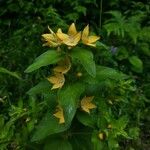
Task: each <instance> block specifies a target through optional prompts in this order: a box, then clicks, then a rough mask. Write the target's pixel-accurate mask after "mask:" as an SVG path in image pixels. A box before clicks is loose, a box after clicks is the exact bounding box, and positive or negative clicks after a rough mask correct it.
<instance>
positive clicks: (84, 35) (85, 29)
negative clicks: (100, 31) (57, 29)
mask: <svg viewBox="0 0 150 150" xmlns="http://www.w3.org/2000/svg"><path fill="white" fill-rule="evenodd" d="M88 35H89V25H87V26H86V27H85V28H84V29H83V32H82V40H83V41H86V40H87V37H88Z"/></svg>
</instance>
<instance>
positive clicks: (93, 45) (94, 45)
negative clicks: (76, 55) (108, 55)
mask: <svg viewBox="0 0 150 150" xmlns="http://www.w3.org/2000/svg"><path fill="white" fill-rule="evenodd" d="M84 44H86V45H89V46H92V47H96V44H90V43H84Z"/></svg>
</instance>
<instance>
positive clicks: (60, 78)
mask: <svg viewBox="0 0 150 150" xmlns="http://www.w3.org/2000/svg"><path fill="white" fill-rule="evenodd" d="M47 80H48V81H49V82H50V83H52V84H53V86H52V88H51V90H53V89H57V88H61V87H62V86H63V85H64V83H65V77H64V75H63V74H61V73H56V72H55V75H54V76H51V77H48V78H47Z"/></svg>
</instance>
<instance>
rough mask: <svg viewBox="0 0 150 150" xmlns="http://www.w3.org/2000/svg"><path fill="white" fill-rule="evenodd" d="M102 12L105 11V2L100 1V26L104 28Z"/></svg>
mask: <svg viewBox="0 0 150 150" xmlns="http://www.w3.org/2000/svg"><path fill="white" fill-rule="evenodd" d="M102 10H103V0H100V15H99V26H100V28H102Z"/></svg>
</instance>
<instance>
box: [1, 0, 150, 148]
mask: <svg viewBox="0 0 150 150" xmlns="http://www.w3.org/2000/svg"><path fill="white" fill-rule="evenodd" d="M72 22H76V26H77V28H79V29H83V27H84V26H85V25H87V24H89V25H90V29H91V30H92V32H93V33H95V34H97V35H100V37H101V39H100V42H98V43H97V48H96V49H93V53H94V59H95V61H96V64H98V65H101V66H105V67H106V68H105V69H104V71H103V72H102V73H101V72H100V77H101V79H100V80H101V81H103V82H100V83H101V84H100V85H99V87H97V89H99V90H98V92H101V93H102V94H101V99H102V100H101V103H100V104H98V105H99V107H100V109H101V114H100V115H99V116H103V113H104V112H111V113H110V114H111V115H110V116H111V117H112V116H113V119H115V120H116V121H114V122H115V123H114V124H115V127H116V129H115V130H114V133H115V134H117V137H115V138H111V139H107V138H106V139H105V140H104V141H101V140H99V139H97V138H96V136H95V135H96V134H97V131H98V129H97V128H98V127H99V128H100V129H102V130H104V131H105V124H106V122H107V121H108V120H109V121H110V120H111V119H112V118H111V117H110V116H109V117H110V118H111V119H110V118H109V117H108V118H107V119H108V120H107V119H106V118H104V117H102V118H101V117H100V118H99V120H100V121H99V123H97V124H98V125H97V126H98V127H95V126H94V130H93V124H92V123H93V121H91V118H88V116H87V117H86V116H84V115H85V114H82V113H81V114H76V117H75V118H74V120H73V123H72V126H71V128H70V129H69V130H67V131H65V132H63V133H59V134H54V135H51V136H45V137H43V138H41V137H40V134H41V132H42V131H40V129H38V128H37V125H38V124H39V123H40V120H41V118H43V116H44V115H45V114H46V113H45V112H46V110H48V109H49V106H48V105H47V104H48V102H49V99H48V97H44V95H42V94H43V93H44V91H42V90H41V86H39V87H38V86H36V88H32V87H34V86H35V85H36V84H38V83H39V82H40V81H42V80H43V78H45V77H46V76H48V74H49V70H50V68H51V67H45V68H40V69H39V70H38V71H35V72H33V73H31V74H27V73H24V70H25V69H26V68H27V67H28V66H29V65H30V64H32V63H33V61H34V59H35V58H36V57H38V56H39V55H41V54H42V53H44V52H45V51H46V50H48V48H46V47H42V41H41V34H43V33H46V32H48V30H47V26H48V25H49V26H50V27H51V28H52V29H54V31H56V29H57V28H58V27H61V28H63V29H64V30H66V29H67V28H68V25H70V24H71V23H72ZM149 42H150V3H149V2H148V1H146V0H145V1H138V0H133V1H129V0H108V1H107V2H106V1H102V0H84V1H81V0H74V1H72V0H63V1H62V0H42V1H39V0H32V1H25V0H24V1H23V0H7V1H5V0H0V150H5V149H11V150H17V149H28V150H29V149H31V150H32V149H33V150H34V149H44V150H47V149H49V147H52V146H53V147H54V149H60V147H57V146H59V145H58V143H60V144H62V149H64V150H70V149H81V150H84V149H87V150H88V149H89V150H93V149H97V150H100V149H102V150H105V149H106V150H107V149H127V150H148V149H149V147H150V141H149V139H150V126H149V124H150V116H149V114H150V105H149V104H150V100H149V98H150V82H149V81H150V75H149V70H150V61H149V59H150V43H149ZM111 69H112V70H111ZM115 70H118V71H120V72H122V73H124V74H126V75H128V79H125V80H123V79H122V78H121V75H120V73H118V72H115ZM87 82H92V83H93V82H94V81H93V80H92V79H91V80H90V79H88V81H87ZM94 86H95V85H94ZM30 88H32V89H31V90H29V89H30ZM89 88H91V87H89ZM97 89H95V88H94V87H93V90H94V91H96V90H97ZM90 90H92V89H89V91H90ZM27 91H28V92H27ZM44 94H45V93H44ZM95 94H96V93H95ZM68 97H69V96H68ZM109 100H111V102H110V101H109ZM79 113H80V112H79ZM92 117H93V116H92ZM91 122H92V123H91ZM91 124H92V125H91ZM91 126H92V127H91ZM44 128H48V124H47V125H45V127H44ZM37 130H38V131H39V133H38V132H37ZM68 133H72V136H69V135H68ZM82 133H83V134H82ZM85 133H90V134H85ZM35 135H36V138H37V140H35V141H36V142H35V141H34V140H33V137H34V138H35ZM38 136H39V137H38ZM58 137H59V138H58ZM91 137H92V138H91ZM62 139H63V140H62ZM89 141H90V142H89ZM117 144H119V145H120V146H119V147H120V148H118V146H116V145H117ZM63 147H64V148H63ZM93 147H94V148H93ZM106 147H107V148H106Z"/></svg>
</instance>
